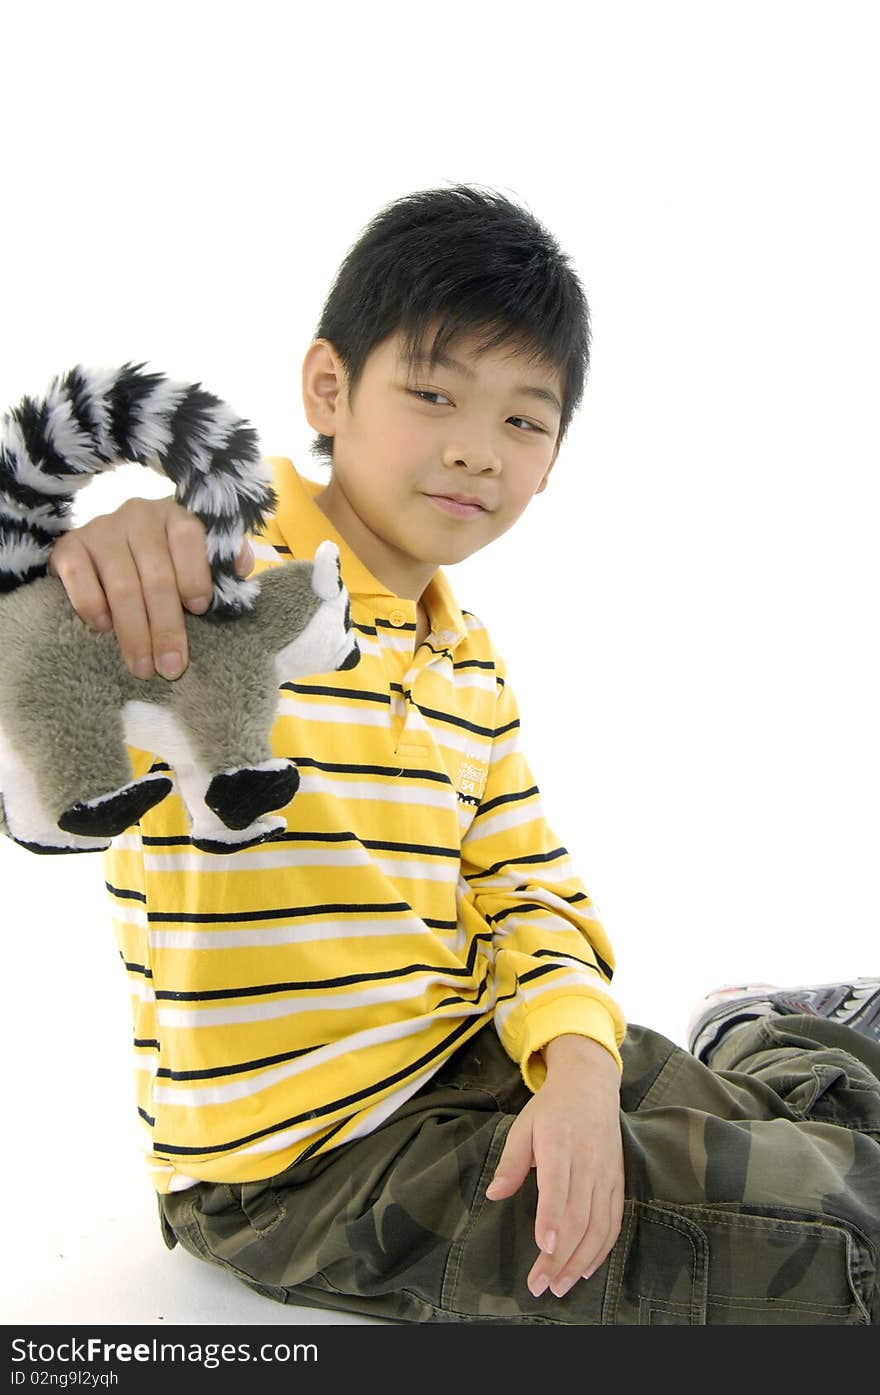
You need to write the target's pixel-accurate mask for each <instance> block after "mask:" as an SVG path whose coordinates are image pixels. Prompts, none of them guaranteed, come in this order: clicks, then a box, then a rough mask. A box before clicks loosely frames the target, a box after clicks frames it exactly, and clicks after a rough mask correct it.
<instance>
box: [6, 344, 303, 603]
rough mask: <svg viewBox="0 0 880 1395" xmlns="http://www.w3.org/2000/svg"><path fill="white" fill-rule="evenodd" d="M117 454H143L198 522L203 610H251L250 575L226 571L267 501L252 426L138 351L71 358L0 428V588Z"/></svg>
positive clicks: (28, 566)
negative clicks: (207, 575)
mask: <svg viewBox="0 0 880 1395" xmlns="http://www.w3.org/2000/svg"><path fill="white" fill-rule="evenodd" d="M125 461H133V462H135V463H137V464H139V465H148V466H149V467H150V468H151V469H154V470H157V471H158V472H159V474H162V475H166V476H167V477H168V478H169V479H170V480H172V481H173V483H174V486H175V498H176V499H177V501H178V502H179V503H180V504H182V505H183V507H184V508H186V509H188V510H189V511H190V512H191V513H194V514H196V515H197V517H198V518H200V519H201V521H202V523H203V524H204V525H205V529H206V532H207V544H208V560H209V562H210V565H211V573H212V576H213V578H214V596H213V600H212V604H211V608H210V612H209V613H210V614H213V615H215V616H223V615H235V614H239V613H240V612H241V611H244V610H249V609H250V607H251V606H252V605H253V603H254V600H255V598H256V595H257V583H256V582H254V581H247V580H243V579H242V578H240V577H238V576H237V575H236V573H235V558H236V556H237V554H238V551H239V549H240V547H241V544H242V542H243V540H244V537H245V534H246V533H249V532H251V531H252V530H254V529H257V528H259V527H261V526H262V523H263V521H264V515H265V512H266V511H268V510H270V509H271V508H273V507H274V505H275V502H276V501H275V494H274V491H273V490H272V487H271V485H270V482H269V481H270V477H271V476H270V470H269V466H268V464H267V462H265V461H264V460H263V459H262V458H261V455H260V450H259V443H258V440H257V435H256V432H255V431H254V429H253V428H252V427H251V426H250V425H249V423H248V422H246V421H244V420H243V419H242V418H240V417H238V416H236V415H235V413H234V412H233V411H232V410H231V408H230V407H229V406H227V405H226V403H225V402H222V401H221V400H220V399H219V398H217V397H214V396H212V395H211V393H209V392H205V390H204V389H203V388H202V386H201V384H200V383H191V384H187V383H178V382H172V381H171V380H170V379H169V378H166V377H165V375H164V374H162V373H147V372H144V364H142V363H126V364H124V365H123V367H122V368H119V369H116V370H115V371H108V370H93V369H87V368H83V367H82V366H81V365H77V367H76V368H73V369H71V371H70V372H69V373H66V374H65V375H64V376H63V377H61V378H53V380H52V383H51V385H50V387H49V390H48V392H47V394H46V396H45V397H44V398H42V399H39V400H37V399H34V398H32V397H23V398H22V400H21V402H20V403H19V405H18V406H17V407H14V408H12V410H11V411H9V412H7V413H5V414H4V416H3V419H2V428H0V592H5V591H11V590H14V589H15V587H17V586H21V585H23V584H24V583H25V582H28V581H32V580H34V579H35V578H36V577H38V576H43V575H45V573H46V571H47V566H48V561H49V554H50V552H51V550H52V547H53V546H54V544H55V542H56V540H57V538H58V537H59V536H60V534H62V533H64V532H66V531H67V529H68V528H69V527H70V522H71V508H72V504H73V500H74V496H75V495H76V493H77V491H78V490H79V489H81V488H82V486H83V485H85V484H88V482H89V480H90V479H92V478H93V476H94V475H96V474H100V473H101V472H103V471H105V470H112V469H114V468H115V467H116V466H117V465H121V464H122V463H123V462H125Z"/></svg>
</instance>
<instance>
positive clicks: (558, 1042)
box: [541, 1032, 620, 1086]
mask: <svg viewBox="0 0 880 1395" xmlns="http://www.w3.org/2000/svg"><path fill="white" fill-rule="evenodd" d="M541 1055H542V1056H543V1057H544V1063H545V1065H546V1067H547V1074H548V1075H550V1073H551V1072H553V1073H554V1074H555V1073H557V1072H559V1071H562V1070H566V1069H570V1068H573V1069H575V1070H579V1071H580V1070H584V1069H585V1068H586V1069H588V1070H590V1071H591V1072H592V1071H594V1070H598V1071H599V1072H604V1073H607V1075H608V1078H609V1080H610V1081H612V1082H613V1083H614V1085H615V1086H617V1085H619V1083H620V1067H619V1066H618V1064H617V1061H616V1060H615V1059H614V1057H613V1056H612V1054H611V1052H610V1051H609V1050H608V1048H607V1047H606V1046H603V1045H602V1043H601V1042H599V1041H596V1040H595V1039H594V1038H593V1037H587V1036H581V1035H579V1034H578V1033H576V1032H563V1033H562V1034H561V1035H560V1036H558V1037H553V1038H552V1040H550V1041H548V1042H546V1043H545V1044H544V1046H542V1047H541Z"/></svg>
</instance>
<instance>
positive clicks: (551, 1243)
mask: <svg viewBox="0 0 880 1395" xmlns="http://www.w3.org/2000/svg"><path fill="white" fill-rule="evenodd" d="M541 1249H542V1250H543V1251H544V1253H545V1255H552V1253H553V1251H554V1250H555V1249H556V1231H555V1230H548V1231H547V1234H546V1236H545V1239H544V1243H543V1245H542V1246H541Z"/></svg>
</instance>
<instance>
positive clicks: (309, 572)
mask: <svg viewBox="0 0 880 1395" xmlns="http://www.w3.org/2000/svg"><path fill="white" fill-rule="evenodd" d="M143 369H144V365H143V364H131V363H127V364H125V365H124V366H123V367H122V368H120V369H118V370H117V371H114V372H107V371H91V370H87V369H85V368H83V367H81V366H77V367H76V368H74V369H72V370H71V371H70V372H69V373H67V374H65V375H64V377H62V378H55V379H53V380H52V383H51V385H50V388H49V391H48V393H47V395H46V397H45V398H44V399H42V400H39V401H38V400H34V399H33V398H30V397H25V398H23V399H22V401H21V403H20V404H19V406H18V407H16V408H13V409H12V410H11V411H10V412H8V413H6V414H5V415H4V417H3V420H2V430H0V593H5V594H0V831H2V832H3V833H5V834H6V835H7V836H8V837H10V838H12V839H14V841H15V842H17V843H20V844H22V845H23V846H24V847H26V848H28V849H30V850H31V851H33V852H43V853H56V852H57V853H68V852H92V851H100V850H101V849H103V848H106V847H108V846H109V844H110V841H111V839H112V838H114V837H115V836H116V835H117V834H119V833H121V832H122V831H123V830H124V829H126V828H128V827H130V826H131V825H132V824H134V823H136V822H137V821H138V819H139V818H140V817H141V816H142V815H143V814H144V813H146V811H147V810H148V809H150V808H152V807H153V805H155V804H157V803H158V802H159V800H161V799H163V798H164V797H165V796H166V795H167V794H168V793H169V792H170V791H171V789H172V788H173V784H172V780H171V779H170V778H169V774H168V771H167V770H165V769H161V770H156V769H153V770H151V771H149V772H148V773H147V774H145V775H143V776H141V777H140V778H139V779H135V778H133V777H134V770H133V767H132V765H131V762H130V759H129V755H128V751H127V744H131V745H132V746H135V747H139V748H141V749H143V750H146V751H150V752H153V753H154V754H156V755H157V756H160V757H161V758H162V760H163V761H164V762H167V764H168V765H170V766H171V767H172V769H173V772H174V776H175V778H176V784H177V788H178V792H179V794H180V796H181V798H182V800H183V803H184V805H185V808H186V811H187V814H188V817H189V821H190V825H191V836H192V840H193V843H194V844H195V845H196V847H198V848H201V849H203V850H206V851H209V852H228V851H232V850H233V849H236V848H243V847H249V846H251V845H252V844H254V843H259V842H262V841H263V840H264V839H266V838H270V837H272V836H273V834H275V833H276V832H277V831H279V830H280V829H282V828H284V827H285V826H286V824H285V820H284V818H282V817H281V816H280V815H277V814H273V811H276V810H279V809H281V808H283V807H284V806H285V805H286V804H287V803H289V801H290V800H291V799H292V797H293V795H294V794H295V792H296V789H297V786H298V784H299V775H298V773H297V770H296V767H295V765H294V763H293V761H292V760H287V759H279V758H276V757H274V756H273V752H272V749H271V746H270V742H269V733H270V729H271V726H272V722H273V719H274V716H275V712H276V710H277V706H278V698H279V692H278V687H279V682H280V681H281V680H282V679H290V678H302V677H306V676H308V675H311V674H318V673H328V672H330V671H332V670H333V669H348V668H352V667H354V665H355V664H356V663H357V662H358V659H359V652H358V648H357V643H356V641H355V639H354V635H353V631H352V625H351V610H350V606H349V602H348V595H347V593H346V591H345V588H344V587H343V584H342V579H341V574H340V568H339V553H338V550H337V548H336V546H335V544H334V543H332V542H330V541H327V542H324V543H322V544H321V545H320V547H319V548H318V550H317V552H316V553H315V558H314V562H306V561H288V562H286V563H284V564H282V565H280V566H278V567H275V568H271V569H269V570H267V571H265V572H264V573H262V574H261V575H260V576H259V577H258V578H251V579H248V580H244V579H242V578H240V577H238V576H237V575H236V573H235V558H236V556H237V554H238V552H239V549H240V547H241V544H242V542H243V540H244V537H245V534H246V533H248V532H250V531H251V530H252V529H254V528H259V527H260V526H261V525H262V523H263V521H264V514H265V511H266V510H269V509H270V508H272V507H273V506H274V504H275V502H276V501H275V495H274V491H273V490H272V488H271V486H270V484H269V475H268V467H267V466H266V464H265V463H264V462H263V461H262V459H261V457H260V453H259V447H258V442H257V436H256V433H255V432H254V430H253V429H252V428H251V427H250V425H249V424H248V423H247V422H246V421H244V420H242V419H241V418H239V417H237V416H236V415H235V414H234V413H233V412H232V410H231V409H230V408H229V407H228V406H227V405H226V404H225V403H223V402H221V401H220V400H219V399H218V398H216V397H214V396H212V395H211V394H210V393H208V392H205V391H204V390H203V389H202V387H201V385H200V384H198V383H195V384H185V383H177V382H172V381H170V380H169V379H168V378H166V377H165V376H164V375H163V374H161V373H147V372H144V371H143ZM123 461H132V462H137V463H138V464H141V465H148V466H150V467H151V468H153V469H155V470H157V471H159V473H160V474H163V475H166V476H167V477H168V478H169V479H171V480H172V481H173V482H174V485H175V497H176V499H177V500H178V502H179V503H181V504H182V505H183V506H184V507H185V508H187V509H189V510H190V511H191V512H192V513H194V514H196V515H197V517H198V518H200V519H201V521H202V523H203V524H204V525H205V530H206V534H207V545H208V559H209V562H210V565H211V573H212V577H213V582H214V592H213V598H212V602H211V606H210V609H209V610H208V611H207V613H206V614H205V615H203V616H192V615H188V616H187V617H186V631H187V642H188V645H189V654H190V663H189V666H188V668H187V669H186V671H185V672H184V673H183V674H182V676H181V677H180V678H178V679H177V680H176V681H174V682H167V681H165V680H164V679H159V678H153V679H140V678H135V677H133V676H132V675H131V674H130V673H129V671H128V669H127V668H126V666H125V664H124V662H123V659H122V656H121V654H120V651H119V646H118V644H117V642H116V638H115V636H114V635H113V634H112V633H104V634H98V633H95V632H94V631H92V630H91V629H90V628H89V627H88V626H87V625H86V624H85V623H84V622H83V621H82V620H80V618H79V616H78V615H77V614H76V612H75V611H74V610H73V608H72V606H71V605H70V602H69V601H68V599H67V595H66V593H65V591H64V588H63V586H62V584H61V582H60V581H59V580H58V579H57V578H56V577H53V576H49V575H48V559H49V554H50V552H51V550H52V547H53V545H54V543H55V541H56V539H57V538H58V537H59V536H60V534H62V533H64V532H65V531H66V530H67V529H68V528H69V526H70V514H71V508H72V504H73V499H74V495H75V493H76V491H77V490H79V489H80V488H81V487H82V486H83V485H85V484H87V483H88V481H89V480H90V479H91V478H92V477H93V476H94V475H96V474H98V473H99V472H101V471H105V470H109V469H113V468H114V467H115V466H116V465H118V464H121V463H122V462H123ZM154 764H155V763H154Z"/></svg>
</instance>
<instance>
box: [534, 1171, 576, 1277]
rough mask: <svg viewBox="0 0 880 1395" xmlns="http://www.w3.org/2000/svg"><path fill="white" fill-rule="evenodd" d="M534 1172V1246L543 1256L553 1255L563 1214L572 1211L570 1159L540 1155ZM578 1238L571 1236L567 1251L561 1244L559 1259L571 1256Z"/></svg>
mask: <svg viewBox="0 0 880 1395" xmlns="http://www.w3.org/2000/svg"><path fill="white" fill-rule="evenodd" d="M536 1171H537V1180H538V1204H537V1207H536V1208H535V1244H536V1245H537V1246H538V1249H539V1250H543V1252H544V1253H545V1254H548V1255H551V1254H552V1255H557V1254H558V1252H559V1248H560V1235H561V1232H562V1227H563V1221H564V1218H565V1215H566V1212H569V1213H570V1212H571V1210H572V1200H573V1198H572V1197H571V1195H570V1192H571V1187H572V1183H573V1180H574V1179H573V1177H572V1170H571V1158H570V1157H569V1155H568V1154H567V1153H565V1152H561V1151H560V1152H557V1151H556V1150H555V1149H554V1150H552V1151H548V1152H544V1153H541V1154H540V1155H539V1156H538V1157H537V1159H536ZM581 1233H583V1232H581ZM564 1238H565V1237H563V1239H564ZM578 1238H579V1237H572V1239H571V1242H570V1243H569V1244H568V1247H567V1249H566V1248H565V1246H564V1244H563V1246H562V1258H563V1259H565V1258H566V1257H567V1255H568V1254H570V1253H571V1251H572V1249H573V1248H574V1245H575V1244H576V1242H577V1239H578ZM557 1265H558V1261H557Z"/></svg>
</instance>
